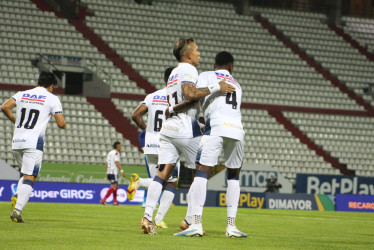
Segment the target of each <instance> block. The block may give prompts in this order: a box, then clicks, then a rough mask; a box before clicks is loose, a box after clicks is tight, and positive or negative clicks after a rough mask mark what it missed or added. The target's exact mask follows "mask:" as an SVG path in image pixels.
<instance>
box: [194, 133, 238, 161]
mask: <svg viewBox="0 0 374 250" xmlns="http://www.w3.org/2000/svg"><path fill="white" fill-rule="evenodd" d="M222 149H223V154H224V158H225V160H226V163H225V165H226V167H227V168H241V167H242V164H243V156H244V142H242V141H238V140H235V139H231V138H227V137H221V136H216V135H204V136H203V138H202V139H201V142H200V145H199V149H198V151H197V155H196V162H197V163H199V164H201V165H204V166H209V167H214V166H215V165H217V162H218V157H219V155H220V154H221V151H222Z"/></svg>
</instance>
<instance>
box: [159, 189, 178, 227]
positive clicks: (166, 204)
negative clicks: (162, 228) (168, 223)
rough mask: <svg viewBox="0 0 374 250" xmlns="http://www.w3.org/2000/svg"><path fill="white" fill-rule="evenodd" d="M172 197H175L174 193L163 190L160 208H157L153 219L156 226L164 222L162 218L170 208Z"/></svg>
mask: <svg viewBox="0 0 374 250" xmlns="http://www.w3.org/2000/svg"><path fill="white" fill-rule="evenodd" d="M174 196H175V194H174V192H172V191H170V190H165V191H164V193H163V194H162V196H161V200H160V206H159V208H158V211H157V214H156V217H155V222H156V223H157V224H158V223H161V222H162V221H163V220H164V217H165V215H166V213H167V212H168V210H169V208H170V206H171V203H172V202H173V200H174Z"/></svg>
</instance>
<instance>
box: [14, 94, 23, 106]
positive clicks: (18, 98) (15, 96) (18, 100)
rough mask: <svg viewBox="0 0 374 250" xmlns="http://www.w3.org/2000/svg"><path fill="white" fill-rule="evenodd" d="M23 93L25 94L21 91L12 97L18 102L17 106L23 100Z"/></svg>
mask: <svg viewBox="0 0 374 250" xmlns="http://www.w3.org/2000/svg"><path fill="white" fill-rule="evenodd" d="M22 93H23V92H22V91H19V92H17V93H16V94H14V95H13V96H12V99H13V100H14V101H15V102H16V104H18V103H19V102H20V100H21V98H22Z"/></svg>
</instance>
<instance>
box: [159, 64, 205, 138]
mask: <svg viewBox="0 0 374 250" xmlns="http://www.w3.org/2000/svg"><path fill="white" fill-rule="evenodd" d="M197 78H198V73H197V70H196V68H195V67H194V66H192V65H191V64H188V63H179V64H178V67H176V68H175V69H174V70H173V71H172V72H171V74H170V77H169V80H168V83H167V98H168V101H169V104H170V106H174V105H175V104H178V103H180V102H181V101H183V100H185V97H184V96H183V93H182V84H183V83H191V84H193V85H196V82H197ZM198 115H199V105H196V106H195V107H192V108H190V109H189V110H188V111H186V112H183V113H177V115H173V116H172V117H171V118H169V119H167V120H166V121H165V122H164V125H163V126H162V129H161V131H160V132H161V134H162V135H165V136H168V137H171V138H193V137H196V136H199V135H201V130H200V126H199V124H198Z"/></svg>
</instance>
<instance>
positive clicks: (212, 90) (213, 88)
mask: <svg viewBox="0 0 374 250" xmlns="http://www.w3.org/2000/svg"><path fill="white" fill-rule="evenodd" d="M208 89H209V92H210V93H211V94H214V93H217V92H219V91H220V90H221V87H220V86H219V84H218V83H215V84H211V85H209V86H208Z"/></svg>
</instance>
